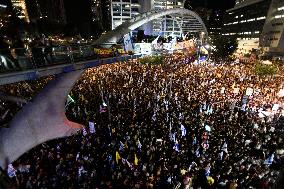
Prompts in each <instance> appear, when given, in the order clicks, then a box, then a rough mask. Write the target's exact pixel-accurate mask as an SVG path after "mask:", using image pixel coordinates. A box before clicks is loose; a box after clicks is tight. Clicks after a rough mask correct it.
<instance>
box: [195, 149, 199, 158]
mask: <svg viewBox="0 0 284 189" xmlns="http://www.w3.org/2000/svg"><path fill="white" fill-rule="evenodd" d="M195 156H196V157H200V152H199V147H198V148H197V150H196V151H195Z"/></svg>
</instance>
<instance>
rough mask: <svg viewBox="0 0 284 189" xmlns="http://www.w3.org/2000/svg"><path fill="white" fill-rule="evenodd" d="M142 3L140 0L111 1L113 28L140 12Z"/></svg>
mask: <svg viewBox="0 0 284 189" xmlns="http://www.w3.org/2000/svg"><path fill="white" fill-rule="evenodd" d="M139 8H140V4H139V3H138V0H112V1H111V19H112V20H111V23H112V29H115V28H116V27H117V26H119V25H121V24H122V23H123V22H125V21H127V20H130V19H131V18H133V17H134V16H136V15H138V14H139Z"/></svg>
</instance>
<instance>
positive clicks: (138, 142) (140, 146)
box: [137, 139, 142, 150]
mask: <svg viewBox="0 0 284 189" xmlns="http://www.w3.org/2000/svg"><path fill="white" fill-rule="evenodd" d="M137 146H138V149H139V150H141V148H142V144H141V143H140V140H139V139H138V141H137Z"/></svg>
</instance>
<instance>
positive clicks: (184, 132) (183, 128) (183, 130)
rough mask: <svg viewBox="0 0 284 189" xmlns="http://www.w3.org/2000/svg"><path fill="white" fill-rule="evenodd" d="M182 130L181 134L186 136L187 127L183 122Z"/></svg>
mask: <svg viewBox="0 0 284 189" xmlns="http://www.w3.org/2000/svg"><path fill="white" fill-rule="evenodd" d="M180 130H181V136H185V135H186V129H185V127H184V126H183V125H182V124H181V126H180Z"/></svg>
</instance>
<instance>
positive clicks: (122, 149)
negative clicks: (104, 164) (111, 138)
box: [119, 141, 124, 151]
mask: <svg viewBox="0 0 284 189" xmlns="http://www.w3.org/2000/svg"><path fill="white" fill-rule="evenodd" d="M119 143H120V146H119V151H124V144H123V143H122V142H121V141H119Z"/></svg>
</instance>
